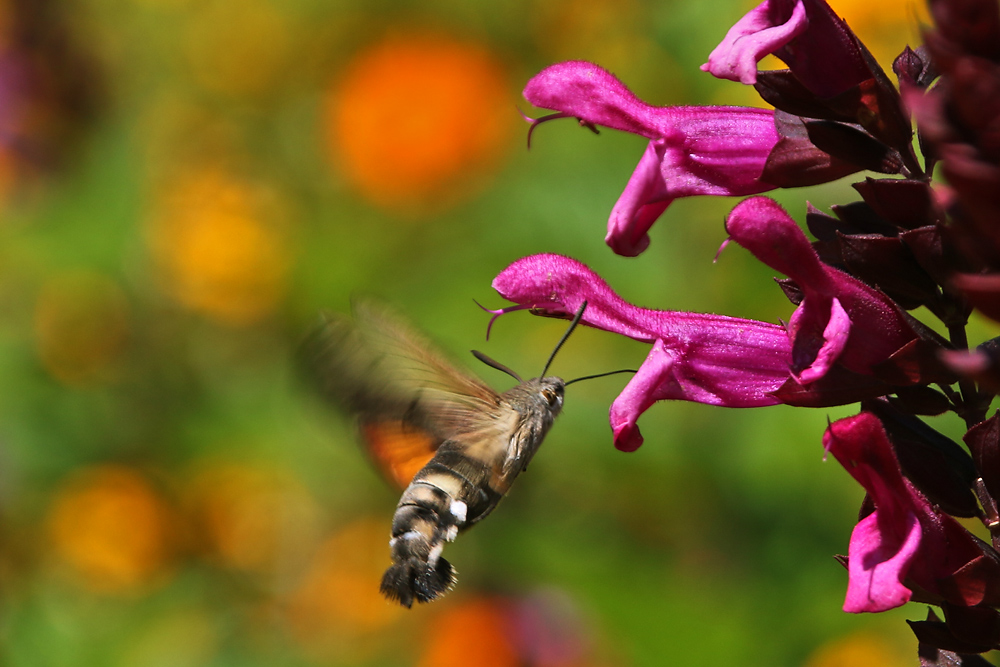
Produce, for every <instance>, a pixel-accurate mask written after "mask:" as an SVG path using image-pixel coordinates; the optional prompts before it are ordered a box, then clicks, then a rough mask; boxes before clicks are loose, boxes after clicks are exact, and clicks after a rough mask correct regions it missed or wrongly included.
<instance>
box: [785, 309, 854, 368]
mask: <svg viewBox="0 0 1000 667" xmlns="http://www.w3.org/2000/svg"><path fill="white" fill-rule="evenodd" d="M797 312H805V311H797ZM850 335H851V318H850V316H849V315H848V314H847V311H845V310H844V307H843V306H841V305H840V301H838V300H837V299H833V300H832V301H831V303H830V319H829V321H828V322H827V323H826V328H825V329H823V344H822V346H821V347H820V348H819V352H817V353H816V358H815V359H813V361H812V363H811V364H809V366H808V367H806V368H805V369H804V370H803V371H802V372H800V373H798V374H797V375H796V376H795V380H796V381H797V382H798V383H799V384H809V383H810V382H815V381H816V380H818V379H820V378H821V377H823V376H825V375H826V374H827V372H828V371H829V370H830V368H831V367H832V366H833V364H834V363H836V361H837V359H839V358H840V355H841V353H842V352H843V351H844V348H845V347H846V346H847V341H848V339H849V337H850Z"/></svg>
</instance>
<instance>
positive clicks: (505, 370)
mask: <svg viewBox="0 0 1000 667" xmlns="http://www.w3.org/2000/svg"><path fill="white" fill-rule="evenodd" d="M472 356H474V357H475V358H476V359H479V361H481V362H483V363H484V364H486V365H487V366H489V367H490V368H495V369H497V370H498V371H500V372H501V373H506V374H507V375H509V376H511V377H512V378H514V379H515V380H517V381H518V382H524V380H522V379H521V376H520V375H518V374H517V373H515V372H514V371H513V370H511V369H510V368H508V367H506V366H504V365H503V364H501V363H500V362H499V361H497V360H496V359H490V358H489V357H487V356H486V355H485V354H483V353H482V352H480V351H479V350H472Z"/></svg>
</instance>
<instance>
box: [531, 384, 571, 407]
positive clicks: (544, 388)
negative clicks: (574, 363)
mask: <svg viewBox="0 0 1000 667" xmlns="http://www.w3.org/2000/svg"><path fill="white" fill-rule="evenodd" d="M565 392H566V383H565V382H563V381H562V378H557V377H544V378H539V379H538V395H539V397H541V399H542V401H544V402H545V405H547V406H548V408H549V410H552V411H555V412H558V411H559V410H562V405H563V395H564V394H565Z"/></svg>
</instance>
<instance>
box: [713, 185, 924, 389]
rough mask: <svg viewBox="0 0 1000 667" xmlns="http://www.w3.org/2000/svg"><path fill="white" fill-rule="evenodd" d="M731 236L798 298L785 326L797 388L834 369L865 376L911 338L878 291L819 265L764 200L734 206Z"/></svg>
mask: <svg viewBox="0 0 1000 667" xmlns="http://www.w3.org/2000/svg"><path fill="white" fill-rule="evenodd" d="M726 230H727V231H728V232H729V235H730V238H732V239H733V240H734V241H736V242H737V243H739V244H740V245H741V246H743V247H744V248H746V249H747V250H749V251H750V252H751V253H753V255H754V256H755V257H756V258H757V259H759V260H760V261H762V262H763V263H764V264H767V265H768V266H769V267H771V268H772V269H774V270H775V271H780V272H781V273H783V274H785V275H786V276H788V277H789V278H791V279H792V280H794V281H795V283H796V284H797V285H798V287H799V288H800V289H801V291H802V294H803V298H802V302H801V304H800V305H799V307H798V308H797V309H796V311H795V312H794V313H793V314H792V317H791V319H790V320H789V323H788V335H789V337H790V338H791V340H792V359H793V361H792V372H793V374H794V376H795V379H796V380H797V381H798V382H799V383H800V384H803V385H805V384H808V383H810V382H814V381H816V380H818V379H820V378H822V377H824V376H825V375H826V374H827V373H828V372H829V371H830V369H831V368H832V367H833V365H834V364H840V365H842V366H843V367H844V368H846V369H847V370H849V371H852V372H854V373H860V374H863V375H872V374H873V370H872V369H873V367H874V366H876V365H877V364H879V363H881V362H884V361H886V360H887V359H889V357H890V356H892V355H893V354H894V353H895V352H897V351H898V350H900V349H901V348H903V347H904V346H906V345H907V344H909V343H911V342H912V341H914V340H916V339H917V334H916V333H915V332H914V330H913V328H912V327H911V325H910V323H909V321H908V320H907V318H906V316H905V315H904V314H903V312H902V311H901V310H900V309H899V307H898V306H897V305H896V304H895V303H894V302H893V301H892V300H891V299H890V298H889V297H887V296H886V295H885V294H883V293H882V292H881V291H879V290H877V289H875V288H873V287H869V286H868V285H866V284H865V283H863V282H861V281H860V280H858V279H857V278H854V277H853V276H850V275H848V274H846V273H844V272H843V271H839V270H838V269H835V268H833V267H831V266H828V265H826V264H824V263H823V262H822V261H821V260H820V258H819V255H817V254H816V251H815V250H814V249H813V247H812V245H811V244H810V243H809V240H808V239H807V238H806V236H805V234H804V233H803V232H802V230H801V229H799V227H798V225H796V224H795V221H794V220H792V218H791V217H789V215H788V214H787V213H785V211H784V209H782V208H781V206H780V205H778V203H777V202H775V201H774V200H772V199H769V198H767V197H753V198H750V199H747V200H744V201H742V202H740V203H739V204H737V205H736V207H735V208H734V209H733V210H732V212H731V213H730V214H729V218H728V219H727V220H726Z"/></svg>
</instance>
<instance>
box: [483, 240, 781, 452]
mask: <svg viewBox="0 0 1000 667" xmlns="http://www.w3.org/2000/svg"><path fill="white" fill-rule="evenodd" d="M493 288H494V289H495V290H496V291H497V292H499V293H500V295H501V296H503V297H504V298H505V299H508V300H510V301H513V302H515V303H517V304H519V306H516V307H514V308H511V309H507V310H513V309H517V308H524V307H528V308H533V309H537V310H541V311H543V312H544V313H545V314H548V315H557V316H564V317H571V316H572V315H573V314H574V313H575V312H576V311H577V310H578V309H579V308H580V305H581V304H582V303H583V302H584V301H586V302H587V308H586V310H585V311H584V314H583V320H582V321H583V323H584V324H587V325H589V326H592V327H595V328H598V329H603V330H605V331H610V332H613V333H618V334H622V335H623V336H628V337H629V338H634V339H635V340H639V341H643V342H647V343H653V349H652V350H650V353H649V356H648V357H647V358H646V361H645V362H643V364H642V367H641V368H640V369H639V372H638V373H636V374H635V376H634V377H633V378H632V380H631V381H630V382H629V383H628V385H627V386H626V387H625V389H624V390H623V391H622V393H621V395H620V396H618V398H617V399H615V402H614V403H613V404H612V406H611V428H612V430H613V431H614V439H615V447H617V448H618V449H620V450H622V451H633V450H635V449H637V448H638V447H639V446H640V445H641V444H642V435H641V434H640V433H639V428H638V426H637V425H636V420H637V419H638V418H639V416H640V415H641V414H642V413H643V412H645V411H646V409H647V408H649V406H651V405H652V404H653V403H654V402H656V401H659V400H664V399H678V400H686V401H695V402H698V403H707V404H709V405H722V406H728V407H739V408H750V407H761V406H765V405H775V404H776V403H778V401H777V400H776V399H775V398H774V397H772V396H771V395H770V393H771V392H773V391H774V390H776V389H777V388H778V387H779V386H781V384H782V383H783V382H784V381H785V380H786V379H788V376H789V372H788V366H789V362H790V346H789V341H788V336H787V335H786V333H785V330H784V328H782V327H781V326H778V325H776V324H769V323H766V322H757V321H754V320H744V319H739V318H736V317H726V316H724V315H704V314H698V313H685V312H674V311H666V310H650V309H648V308H640V307H638V306H634V305H632V304H630V303H628V302H626V301H625V300H623V299H622V298H621V297H620V296H618V295H617V294H615V292H614V291H613V290H612V289H611V288H610V287H609V286H608V284H607V283H606V282H604V280H602V279H601V277H600V276H598V275H597V274H596V273H594V272H593V271H591V270H590V269H589V268H587V266H585V265H584V264H582V263H580V262H578V261H576V260H575V259H570V258H569V257H563V256H561V255H551V254H543V255H531V256H530V257H525V258H523V259H519V260H518V261H516V262H514V263H513V264H511V265H510V266H508V267H507V268H506V269H504V270H503V271H502V272H501V273H500V274H499V275H498V276H497V277H496V278H495V279H494V280H493ZM502 312H504V311H502Z"/></svg>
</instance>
